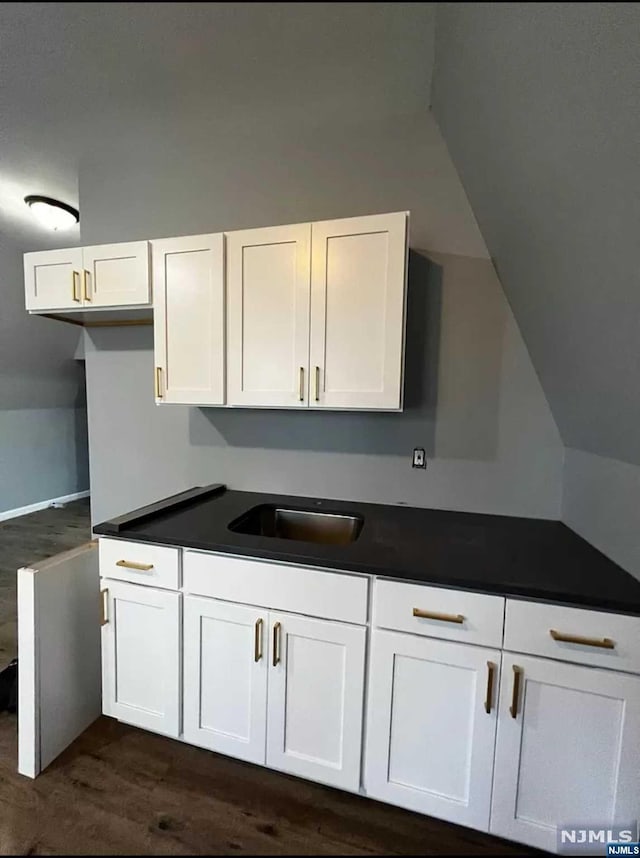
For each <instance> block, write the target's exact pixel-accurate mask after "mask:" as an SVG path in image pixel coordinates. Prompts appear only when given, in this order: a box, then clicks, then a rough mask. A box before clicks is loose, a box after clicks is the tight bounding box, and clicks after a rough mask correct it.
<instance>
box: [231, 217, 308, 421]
mask: <svg viewBox="0 0 640 858" xmlns="http://www.w3.org/2000/svg"><path fill="white" fill-rule="evenodd" d="M226 237H227V301H228V305H227V306H228V316H227V334H228V350H227V361H228V364H227V381H228V397H227V401H228V404H229V405H247V406H264V407H280V408H282V407H286V408H306V406H307V404H308V383H309V378H308V376H309V373H308V365H309V279H310V238H311V225H310V224H306V223H303V224H295V225H293V226H274V227H268V228H265V229H248V230H242V231H240V232H229V233H227V236H226Z"/></svg>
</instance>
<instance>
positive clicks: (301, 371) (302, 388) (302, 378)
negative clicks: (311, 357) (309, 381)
mask: <svg viewBox="0 0 640 858" xmlns="http://www.w3.org/2000/svg"><path fill="white" fill-rule="evenodd" d="M300 402H304V367H303V366H301V367H300Z"/></svg>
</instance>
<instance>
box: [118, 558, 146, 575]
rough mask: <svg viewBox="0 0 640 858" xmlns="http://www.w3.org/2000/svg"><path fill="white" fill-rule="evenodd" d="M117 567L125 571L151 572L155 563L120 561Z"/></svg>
mask: <svg viewBox="0 0 640 858" xmlns="http://www.w3.org/2000/svg"><path fill="white" fill-rule="evenodd" d="M116 566H122V567H123V568H124V569H135V570H136V572H151V570H152V569H153V563H134V562H133V560H118V561H117V563H116Z"/></svg>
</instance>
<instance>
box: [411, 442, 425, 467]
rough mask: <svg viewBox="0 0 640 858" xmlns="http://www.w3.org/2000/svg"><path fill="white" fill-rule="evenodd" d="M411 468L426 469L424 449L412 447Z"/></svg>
mask: <svg viewBox="0 0 640 858" xmlns="http://www.w3.org/2000/svg"><path fill="white" fill-rule="evenodd" d="M411 467H412V468H426V467H427V456H426V454H425V452H424V447H414V448H413V462H412V463H411Z"/></svg>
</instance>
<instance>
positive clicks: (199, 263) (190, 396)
mask: <svg viewBox="0 0 640 858" xmlns="http://www.w3.org/2000/svg"><path fill="white" fill-rule="evenodd" d="M152 254H153V284H154V289H153V295H154V299H153V310H154V322H153V323H154V354H155V373H156V379H155V382H156V403H163V402H167V403H179V404H186V405H189V404H194V403H197V404H198V405H224V402H225V315H224V313H225V300H224V236H223V235H222V234H217V235H191V236H187V237H185V238H167V239H163V240H161V241H154V242H152Z"/></svg>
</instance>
